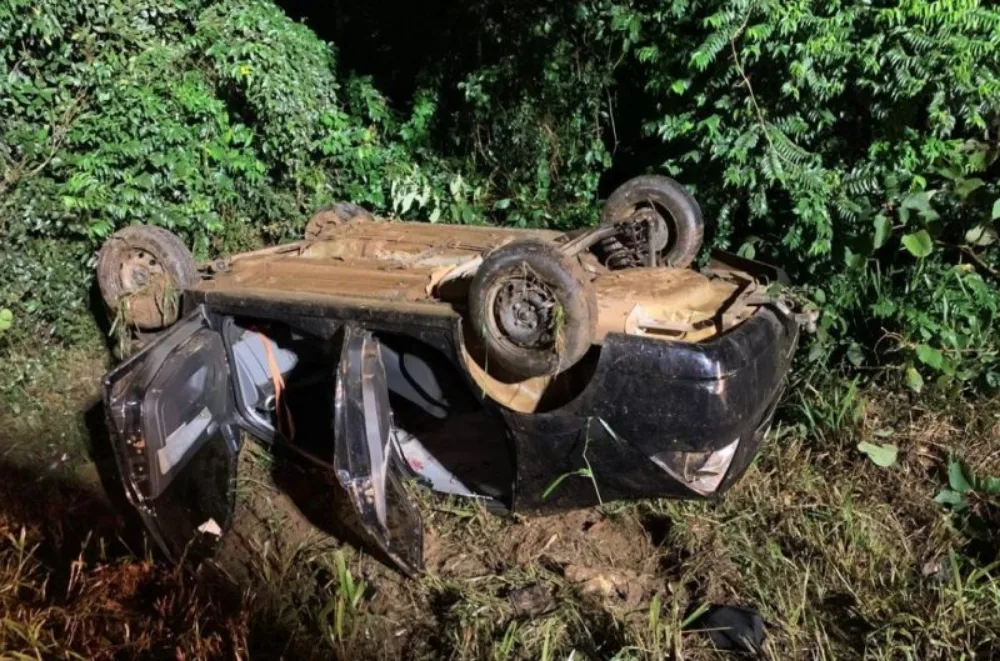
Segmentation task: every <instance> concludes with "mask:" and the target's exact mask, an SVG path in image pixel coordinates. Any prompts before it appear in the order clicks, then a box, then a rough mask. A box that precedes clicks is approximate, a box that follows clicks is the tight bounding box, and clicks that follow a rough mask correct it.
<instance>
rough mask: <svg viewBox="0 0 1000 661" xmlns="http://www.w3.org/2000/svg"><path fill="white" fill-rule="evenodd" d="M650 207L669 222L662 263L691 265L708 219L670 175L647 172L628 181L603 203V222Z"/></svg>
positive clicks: (622, 219)
mask: <svg viewBox="0 0 1000 661" xmlns="http://www.w3.org/2000/svg"><path fill="white" fill-rule="evenodd" d="M650 207H652V208H653V209H655V210H656V211H657V212H658V213H659V214H660V216H662V217H663V219H664V220H665V221H666V222H667V230H668V233H669V237H668V239H667V244H666V247H665V248H664V249H663V251H662V252H661V261H662V263H663V264H666V265H667V266H674V267H678V268H683V267H686V266H689V265H690V264H691V262H693V261H694V259H695V257H697V256H698V251H699V250H700V249H701V244H702V240H703V239H704V236H705V220H704V218H703V217H702V215H701V207H699V206H698V202H697V201H696V200H695V199H694V197H692V196H691V194H690V193H688V192H687V191H686V190H685V189H684V187H683V186H681V185H680V184H679V183H677V182H676V181H674V180H673V179H671V178H670V177H664V176H662V175H645V176H641V177H635V178H634V179H629V180H628V181H626V182H625V183H624V184H622V185H621V186H619V187H618V188H617V189H615V191H614V192H613V193H611V196H610V197H608V199H607V201H606V202H605V203H604V207H603V209H602V211H601V224H602V225H612V224H616V223H621V222H626V221H628V220H629V219H630V218H632V217H634V216H635V215H636V214H637V213H639V212H640V211H641V210H643V209H649V208H650Z"/></svg>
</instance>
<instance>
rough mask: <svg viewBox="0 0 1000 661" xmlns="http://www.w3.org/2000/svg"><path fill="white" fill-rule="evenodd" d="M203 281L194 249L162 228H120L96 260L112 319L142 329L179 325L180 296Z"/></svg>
mask: <svg viewBox="0 0 1000 661" xmlns="http://www.w3.org/2000/svg"><path fill="white" fill-rule="evenodd" d="M198 277H199V276H198V266H197V264H195V261H194V257H192V256H191V251H190V250H188V249H187V246H185V245H184V243H183V242H182V241H181V240H180V239H179V238H178V237H177V236H176V235H175V234H173V233H172V232H169V231H168V230H165V229H163V228H162V227H150V226H146V225H133V226H131V227H126V228H123V229H121V230H118V231H117V232H115V233H114V234H113V235H112V236H111V238H110V239H108V240H107V241H106V242H105V243H104V245H103V246H102V247H101V251H100V253H99V254H98V257H97V283H98V286H99V287H100V289H101V297H102V298H103V299H104V303H105V304H106V305H107V306H108V309H109V310H110V311H111V315H112V317H113V319H115V321H116V322H117V323H121V324H123V325H124V326H125V327H129V328H135V329H139V330H147V331H151V330H159V329H161V328H165V327H167V326H169V325H170V324H172V323H174V322H175V321H177V318H178V317H179V316H180V294H181V292H182V291H183V290H184V289H185V288H186V287H190V286H191V285H193V284H195V283H196V282H198Z"/></svg>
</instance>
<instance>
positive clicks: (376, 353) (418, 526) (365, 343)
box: [333, 324, 423, 574]
mask: <svg viewBox="0 0 1000 661" xmlns="http://www.w3.org/2000/svg"><path fill="white" fill-rule="evenodd" d="M333 463H334V471H335V473H336V476H337V481H338V482H339V483H340V485H341V486H342V487H343V489H344V490H345V491H346V492H347V496H348V499H349V501H350V504H351V507H352V508H353V510H354V511H355V513H356V514H357V516H358V517H359V519H360V523H361V525H362V526H363V528H364V530H365V531H366V532H367V533H368V535H370V536H371V537H372V538H373V541H374V542H375V543H376V544H377V545H378V547H379V548H380V549H381V550H382V551H383V552H384V553H385V554H386V555H387V556H388V557H389V558H390V559H391V560H392V561H393V562H395V563H396V564H397V565H398V566H399V567H400V568H401V569H403V571H405V572H407V573H411V574H412V573H415V572H417V571H420V570H421V569H422V568H423V522H422V519H421V516H420V512H419V511H418V509H417V507H416V505H415V504H414V503H413V501H412V500H411V499H410V496H409V495H408V494H407V493H406V489H405V487H404V484H403V482H404V476H405V475H406V474H407V472H408V468H407V466H406V464H405V461H404V460H403V455H402V452H401V451H400V448H399V444H398V442H397V440H396V431H395V428H394V427H393V422H392V413H391V410H390V408H389V389H388V385H387V381H386V375H385V366H384V364H383V362H382V355H381V349H380V345H379V342H378V340H377V339H375V337H373V336H372V334H371V333H370V332H368V331H366V330H364V329H362V328H360V327H358V326H355V325H353V324H348V325H346V326H345V327H344V331H343V345H342V350H341V355H340V364H339V366H338V372H337V385H336V389H335V391H334V459H333Z"/></svg>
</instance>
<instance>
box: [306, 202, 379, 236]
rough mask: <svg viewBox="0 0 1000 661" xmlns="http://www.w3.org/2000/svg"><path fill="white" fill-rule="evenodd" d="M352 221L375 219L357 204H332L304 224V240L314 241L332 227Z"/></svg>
mask: <svg viewBox="0 0 1000 661" xmlns="http://www.w3.org/2000/svg"><path fill="white" fill-rule="evenodd" d="M354 220H367V221H374V220H375V217H374V216H372V215H371V214H370V213H369V212H368V211H367V210H366V209H364V208H363V207H359V206H358V205H357V204H351V203H350V202H334V203H333V204H331V205H329V206H326V207H323V208H322V209H320V210H319V211H317V212H316V213H314V214H313V216H312V218H310V219H309V222H307V223H306V231H305V238H306V240H307V241H315V240H316V239H319V238H320V237H322V236H323V235H324V234H326V233H327V232H328V231H329V230H331V229H333V228H334V227H337V226H339V225H344V224H345V223H349V222H351V221H354Z"/></svg>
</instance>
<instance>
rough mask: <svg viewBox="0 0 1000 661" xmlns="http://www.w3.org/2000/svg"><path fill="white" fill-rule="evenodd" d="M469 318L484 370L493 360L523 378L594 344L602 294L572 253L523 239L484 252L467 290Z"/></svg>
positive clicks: (555, 369)
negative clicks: (481, 355)
mask: <svg viewBox="0 0 1000 661" xmlns="http://www.w3.org/2000/svg"><path fill="white" fill-rule="evenodd" d="M560 310H561V312H559V311H560ZM469 319H470V322H471V323H472V325H473V331H474V333H475V334H476V336H477V337H478V338H479V339H480V340H481V341H482V343H483V349H484V352H485V361H486V369H487V371H489V370H490V366H491V365H493V366H498V367H499V368H500V369H501V370H502V371H503V372H505V373H506V374H507V375H509V376H513V377H518V378H530V377H535V376H547V375H554V374H558V373H560V372H563V371H565V370H567V369H569V368H570V367H572V366H573V365H574V364H576V362H577V361H579V360H580V358H582V357H583V355H584V354H585V353H587V350H588V349H589V348H590V346H591V343H592V341H593V337H594V332H595V326H596V323H597V299H596V294H595V292H594V288H593V286H592V285H591V283H590V281H589V279H588V278H587V275H586V273H585V272H584V271H583V269H582V268H581V267H580V264H579V263H578V262H577V261H576V259H575V258H573V257H567V256H565V255H563V254H562V253H561V252H560V251H559V249H558V247H557V246H555V245H553V244H551V243H547V242H545V241H542V240H539V239H523V240H519V241H514V242H512V243H509V244H507V245H505V246H502V247H500V248H497V249H496V250H494V251H493V252H491V253H490V254H488V255H487V256H486V257H485V258H484V259H483V263H482V265H480V267H479V269H478V270H477V271H476V275H475V277H474V278H473V280H472V285H471V287H470V289H469Z"/></svg>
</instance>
